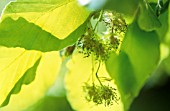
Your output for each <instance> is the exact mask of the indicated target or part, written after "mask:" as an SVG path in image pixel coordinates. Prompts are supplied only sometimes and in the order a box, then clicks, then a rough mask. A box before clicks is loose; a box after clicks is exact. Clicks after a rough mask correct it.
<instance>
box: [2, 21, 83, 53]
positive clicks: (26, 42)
mask: <svg viewBox="0 0 170 111" xmlns="http://www.w3.org/2000/svg"><path fill="white" fill-rule="evenodd" d="M84 28H85V25H84V24H83V25H81V26H80V27H78V28H77V29H76V30H75V31H74V32H72V33H71V34H70V35H69V36H68V37H67V38H65V39H63V40H61V39H58V38H57V37H55V36H53V35H51V33H48V32H46V31H45V30H42V29H41V28H40V27H38V26H36V25H35V24H33V23H29V22H27V21H26V20H25V19H23V18H19V19H17V20H16V21H15V20H13V19H11V18H6V19H5V20H3V21H2V22H1V24H0V45H1V46H6V47H22V48H25V49H27V50H38V51H42V52H49V51H58V50H60V49H63V48H64V47H66V46H68V45H72V44H74V43H75V42H76V41H77V39H78V37H80V36H81V35H82V34H83V32H84Z"/></svg>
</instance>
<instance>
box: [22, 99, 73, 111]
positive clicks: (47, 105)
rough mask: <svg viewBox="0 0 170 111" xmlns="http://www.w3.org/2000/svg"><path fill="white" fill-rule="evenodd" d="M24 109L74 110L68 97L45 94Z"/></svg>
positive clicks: (47, 110)
mask: <svg viewBox="0 0 170 111" xmlns="http://www.w3.org/2000/svg"><path fill="white" fill-rule="evenodd" d="M24 111H74V110H73V109H72V108H71V106H70V104H69V103H68V101H67V99H66V97H53V96H45V97H44V98H42V99H41V100H39V101H38V102H37V103H36V104H34V105H33V106H30V107H29V108H27V109H25V110H24Z"/></svg>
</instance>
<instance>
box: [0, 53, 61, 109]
mask: <svg viewBox="0 0 170 111" xmlns="http://www.w3.org/2000/svg"><path fill="white" fill-rule="evenodd" d="M27 62H28V61H27ZM60 65H61V59H60V56H59V53H58V52H56V51H55V52H48V53H42V57H41V60H40V63H39V65H38V68H37V70H36V77H35V79H34V81H33V82H31V83H30V84H29V85H24V86H22V89H21V91H20V93H18V94H15V95H12V96H11V99H10V102H9V104H8V105H7V106H5V107H2V108H1V109H0V110H1V111H11V110H12V111H23V110H27V108H29V107H31V106H33V105H34V104H36V103H37V102H38V101H40V100H41V99H43V98H45V96H46V92H47V91H48V89H49V88H50V87H51V86H52V85H53V84H54V82H55V80H56V78H57V75H58V71H59V68H60ZM9 77H10V76H9ZM1 95H2V94H1Z"/></svg>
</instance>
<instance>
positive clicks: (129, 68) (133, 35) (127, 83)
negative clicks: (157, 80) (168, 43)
mask: <svg viewBox="0 0 170 111" xmlns="http://www.w3.org/2000/svg"><path fill="white" fill-rule="evenodd" d="M122 45H123V46H122V51H121V53H120V54H119V55H115V54H113V55H112V56H111V57H110V59H109V60H108V61H107V62H106V67H107V70H108V72H109V73H110V75H111V76H112V78H114V79H115V82H116V84H117V86H118V89H119V91H120V94H121V97H122V98H121V99H122V101H123V103H124V109H125V110H127V109H128V107H129V106H130V104H131V102H132V101H133V99H134V98H135V97H136V96H137V95H138V93H139V91H140V89H141V88H142V86H143V85H144V83H145V81H146V80H147V78H148V77H149V75H150V74H151V73H152V72H153V71H154V69H155V68H156V66H157V64H158V61H159V39H158V36H157V34H156V33H155V32H145V31H143V30H141V29H140V28H139V26H138V25H137V23H136V22H134V23H133V24H131V25H130V26H129V28H128V31H127V33H126V36H125V40H124V41H123V44H122Z"/></svg>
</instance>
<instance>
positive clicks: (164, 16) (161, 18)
mask: <svg viewBox="0 0 170 111" xmlns="http://www.w3.org/2000/svg"><path fill="white" fill-rule="evenodd" d="M159 21H160V22H161V24H162V25H161V27H160V28H158V29H157V30H156V32H157V34H158V35H159V38H160V40H161V41H162V42H164V43H165V42H166V34H167V31H168V27H169V24H168V11H166V12H165V13H162V14H161V15H160V16H159Z"/></svg>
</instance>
